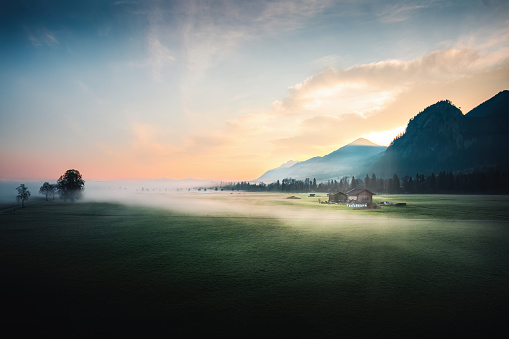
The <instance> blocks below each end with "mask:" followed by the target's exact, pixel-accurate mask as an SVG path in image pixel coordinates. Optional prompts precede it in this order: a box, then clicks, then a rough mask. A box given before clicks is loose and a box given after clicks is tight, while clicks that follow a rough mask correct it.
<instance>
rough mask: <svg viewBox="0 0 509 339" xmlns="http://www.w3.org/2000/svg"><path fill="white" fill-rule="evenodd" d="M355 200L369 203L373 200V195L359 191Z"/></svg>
mask: <svg viewBox="0 0 509 339" xmlns="http://www.w3.org/2000/svg"><path fill="white" fill-rule="evenodd" d="M357 202H362V203H371V202H373V197H372V195H371V194H369V193H368V192H361V193H359V195H358V196H357Z"/></svg>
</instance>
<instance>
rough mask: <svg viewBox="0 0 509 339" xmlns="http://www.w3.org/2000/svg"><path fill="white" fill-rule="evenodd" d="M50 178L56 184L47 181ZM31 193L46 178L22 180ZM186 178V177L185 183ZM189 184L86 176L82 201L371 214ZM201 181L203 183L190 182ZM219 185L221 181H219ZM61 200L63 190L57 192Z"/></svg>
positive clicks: (208, 211) (319, 215)
mask: <svg viewBox="0 0 509 339" xmlns="http://www.w3.org/2000/svg"><path fill="white" fill-rule="evenodd" d="M48 182H49V183H52V184H53V183H56V181H55V182H51V181H48ZM23 183H24V184H25V185H26V186H27V187H28V189H29V190H30V191H31V193H32V195H31V197H30V199H29V200H28V203H30V202H31V201H34V200H41V199H44V195H41V194H39V188H40V187H41V186H42V184H43V183H44V181H31V182H28V181H25V182H23ZM180 183H182V182H180ZM186 183H187V184H189V185H188V186H184V185H175V181H173V180H150V181H147V180H144V181H92V180H89V181H86V182H85V189H84V191H83V197H82V199H81V200H80V201H83V202H106V203H108V202H109V203H120V204H125V205H134V206H144V207H152V208H157V209H164V210H168V211H171V212H172V213H176V214H182V215H205V216H210V217H215V216H217V217H246V216H248V217H261V218H279V219H285V220H295V219H305V220H313V222H315V221H320V222H321V223H331V222H336V223H337V221H338V220H341V219H351V218H355V219H367V218H366V217H360V216H359V215H352V214H350V213H348V211H344V210H343V211H342V210H331V209H328V208H326V206H325V207H323V208H322V207H321V206H318V199H319V198H321V199H322V200H326V199H327V197H326V195H325V194H324V196H323V197H319V196H317V197H316V204H317V206H316V207H315V206H313V204H312V203H311V204H310V203H309V201H308V202H307V203H304V204H301V203H299V201H290V200H287V199H286V198H287V196H288V195H286V194H283V193H248V192H240V191H234V192H232V191H223V190H222V189H221V187H220V185H214V184H213V183H212V182H210V181H208V183H209V185H203V184H204V183H205V182H203V181H199V182H196V181H195V182H192V181H187V182H186ZM191 183H195V184H196V183H197V184H198V185H191ZM215 184H217V183H215ZM19 185H20V183H18V182H5V181H4V182H0V201H1V202H2V203H3V204H4V205H8V204H11V205H13V206H14V205H16V204H17V201H16V195H17V191H16V187H18V186H19ZM55 199H56V200H58V199H59V197H58V195H56V196H55Z"/></svg>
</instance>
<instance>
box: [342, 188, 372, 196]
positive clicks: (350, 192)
mask: <svg viewBox="0 0 509 339" xmlns="http://www.w3.org/2000/svg"><path fill="white" fill-rule="evenodd" d="M364 191H366V192H368V193H369V194H371V195H375V193H373V192H371V191H370V190H367V189H365V188H354V189H352V190H349V191H348V192H346V194H348V195H350V196H352V195H355V196H357V195H359V194H360V193H361V192H364Z"/></svg>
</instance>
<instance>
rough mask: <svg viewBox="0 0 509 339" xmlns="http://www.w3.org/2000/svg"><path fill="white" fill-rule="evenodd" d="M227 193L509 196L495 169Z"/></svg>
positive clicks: (507, 181) (251, 186) (236, 185)
mask: <svg viewBox="0 0 509 339" xmlns="http://www.w3.org/2000/svg"><path fill="white" fill-rule="evenodd" d="M222 188H223V189H224V190H232V191H247V192H288V193H308V192H325V193H329V192H345V193H346V192H348V191H349V190H351V189H354V188H366V189H368V190H370V191H372V192H373V193H378V194H507V193H509V172H507V171H499V170H496V169H492V170H484V171H473V172H471V173H452V172H446V171H443V172H440V173H438V174H437V175H436V174H435V173H431V174H429V175H425V174H419V173H417V174H416V175H415V177H411V176H404V177H403V178H400V177H399V176H398V175H397V174H394V175H393V176H392V178H378V177H377V176H376V174H375V173H372V174H371V176H370V175H368V174H366V176H365V177H364V179H361V178H355V176H352V177H348V176H345V177H343V178H341V179H339V180H337V179H334V180H327V181H323V182H319V183H318V182H317V181H316V179H310V178H306V179H305V180H297V179H293V178H285V179H282V180H281V181H280V180H277V181H276V182H273V183H269V184H265V183H263V182H260V183H251V182H248V181H242V182H230V183H227V184H225V185H224V186H223V187H222Z"/></svg>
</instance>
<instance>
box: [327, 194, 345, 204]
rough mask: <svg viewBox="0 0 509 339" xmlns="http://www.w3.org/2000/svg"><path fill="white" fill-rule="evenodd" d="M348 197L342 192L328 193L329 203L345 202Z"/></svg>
mask: <svg viewBox="0 0 509 339" xmlns="http://www.w3.org/2000/svg"><path fill="white" fill-rule="evenodd" d="M347 199H348V196H347V195H346V194H345V193H343V192H331V193H329V203H337V202H346V201H347Z"/></svg>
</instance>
